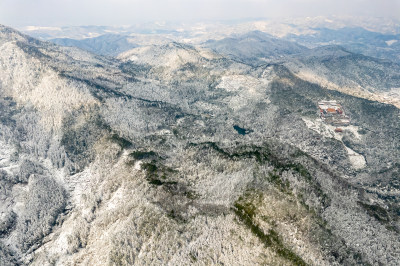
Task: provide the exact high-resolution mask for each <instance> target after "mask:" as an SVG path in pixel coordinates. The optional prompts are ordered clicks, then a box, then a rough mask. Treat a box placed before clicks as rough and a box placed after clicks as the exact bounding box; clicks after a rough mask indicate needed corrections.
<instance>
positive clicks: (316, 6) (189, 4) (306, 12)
mask: <svg viewBox="0 0 400 266" xmlns="http://www.w3.org/2000/svg"><path fill="white" fill-rule="evenodd" d="M399 10H400V1H399V0H382V1H374V0H353V1H345V0H336V1H334V0H323V1H321V0H282V1H280V2H279V3H277V2H275V1H271V0H267V1H262V0H231V1H228V0H213V1H212V0H203V1H199V0H188V1H184V0H167V1H156V0H147V1H143V0H134V1H128V0H114V1H110V0H99V1H94V0H86V1H77V0H60V1H50V0H37V1H27V0H2V1H1V2H0V24H5V25H8V26H13V27H23V26H30V25H35V26H79V25H132V24H137V23H146V22H152V21H170V22H194V21H215V20H218V21H228V20H241V19H255V18H285V17H306V16H374V17H384V18H397V17H398V11H399Z"/></svg>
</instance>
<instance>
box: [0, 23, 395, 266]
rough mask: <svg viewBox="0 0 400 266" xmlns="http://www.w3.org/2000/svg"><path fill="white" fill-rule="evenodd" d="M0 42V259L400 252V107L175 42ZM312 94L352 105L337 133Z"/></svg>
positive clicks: (300, 260) (309, 257)
mask: <svg viewBox="0 0 400 266" xmlns="http://www.w3.org/2000/svg"><path fill="white" fill-rule="evenodd" d="M3 30H6V31H11V30H10V29H8V28H3ZM14 35H15V36H14ZM15 39H20V40H21V41H19V42H15V41H14V40H15ZM1 42H2V44H3V46H2V47H1V49H2V51H4V53H2V54H1V56H2V57H1V60H2V61H1V62H2V64H1V67H2V68H3V69H2V71H3V72H4V73H7V74H3V75H1V76H0V81H1V83H0V84H1V90H0V92H1V100H0V108H1V113H0V118H1V119H0V141H1V145H0V158H1V160H0V168H1V169H0V171H1V172H0V181H1V187H2V190H1V191H0V193H2V194H1V197H0V199H1V200H2V204H1V205H0V206H1V209H0V211H1V216H0V218H1V219H2V220H1V223H0V224H1V228H0V247H1V252H0V256H1V259H2V261H5V264H10V265H13V264H15V263H21V264H32V265H50V264H58V265H70V264H88V265H104V264H111V265H132V264H138V265H143V264H174V265H175V264H198V265H203V264H229V265H231V264H245V265H258V264H260V265H265V264H267V265H306V264H315V265H339V264H346V265H352V264H367V263H370V264H385V265H396V264H398V262H399V261H400V258H399V255H398V254H399V251H400V246H399V241H398V239H399V227H400V226H399V220H398V209H399V202H398V199H399V197H398V196H399V195H398V193H399V187H398V182H397V179H396V176H397V173H398V165H397V164H396V160H397V158H399V155H400V154H399V149H398V145H397V144H398V143H399V141H400V140H399V138H400V136H399V134H397V132H399V130H400V120H399V119H398V117H399V116H400V112H399V109H396V108H395V107H393V106H390V105H385V104H380V103H377V102H371V101H368V100H365V99H362V98H357V97H354V96H349V95H347V94H343V93H341V92H336V91H330V90H327V89H324V88H322V87H320V86H318V85H316V84H312V83H309V82H307V81H305V80H302V79H300V78H299V77H297V76H296V75H294V74H292V73H291V72H290V70H288V69H287V68H286V67H284V66H282V65H269V66H262V67H252V66H249V65H247V64H242V63H238V62H235V61H233V60H229V59H226V58H224V57H222V56H219V55H217V54H215V53H210V52H207V51H206V50H201V49H198V48H194V47H191V46H187V45H182V44H177V43H172V44H169V45H165V46H152V47H148V48H142V47H141V48H136V49H134V50H133V51H131V52H129V53H127V54H126V55H125V57H121V59H122V60H123V61H121V62H118V61H115V60H110V59H104V58H102V57H98V56H94V55H92V54H90V53H86V52H83V51H80V50H77V49H72V48H62V47H58V46H55V45H52V44H48V43H43V42H39V41H33V40H30V39H27V37H26V36H23V35H20V34H19V33H17V32H14V33H13V37H9V36H7V37H3V38H2V41H1ZM4 48H7V49H4ZM3 49H4V50H3ZM7 71H8V72H7ZM12 73H16V74H12ZM13 75H14V76H13ZM46 79H47V80H48V81H46V82H44V81H43V80H46ZM48 82H50V84H59V85H57V86H55V88H56V89H53V86H44V85H42V84H47V83H48ZM53 90H55V91H56V92H53ZM69 91H74V92H75V93H74V94H68V92H69ZM40 93H42V94H40ZM24 95H27V96H24ZM38 95H40V96H38ZM42 95H45V97H46V98H44V99H43V96H42ZM21 96H22V97H21ZM321 99H336V100H338V101H340V102H341V103H342V104H343V106H344V108H346V111H347V110H348V113H350V114H351V115H352V123H353V125H352V126H351V127H348V128H345V129H344V132H343V135H340V137H338V135H337V134H336V135H335V133H334V132H331V131H330V130H331V129H330V128H324V125H319V126H318V127H316V126H313V125H318V123H320V121H319V116H318V113H317V108H318V105H317V103H318V101H319V100H321ZM54 114H57V115H54ZM53 116H54V117H58V118H57V119H56V121H57V123H56V122H53V123H47V122H41V121H49V120H51V121H53V120H55V119H53ZM52 119H53V120H52ZM377 121H378V122H377ZM322 129H324V130H325V131H322ZM328 133H332V134H333V135H329V134H328ZM348 149H351V150H353V151H354V152H357V153H358V154H359V155H361V156H363V157H364V158H365V160H366V164H365V166H364V167H363V168H361V169H360V168H357V167H355V166H354V165H353V163H352V160H351V159H350V155H349V150H348ZM377 184H381V186H378V185H377Z"/></svg>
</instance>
